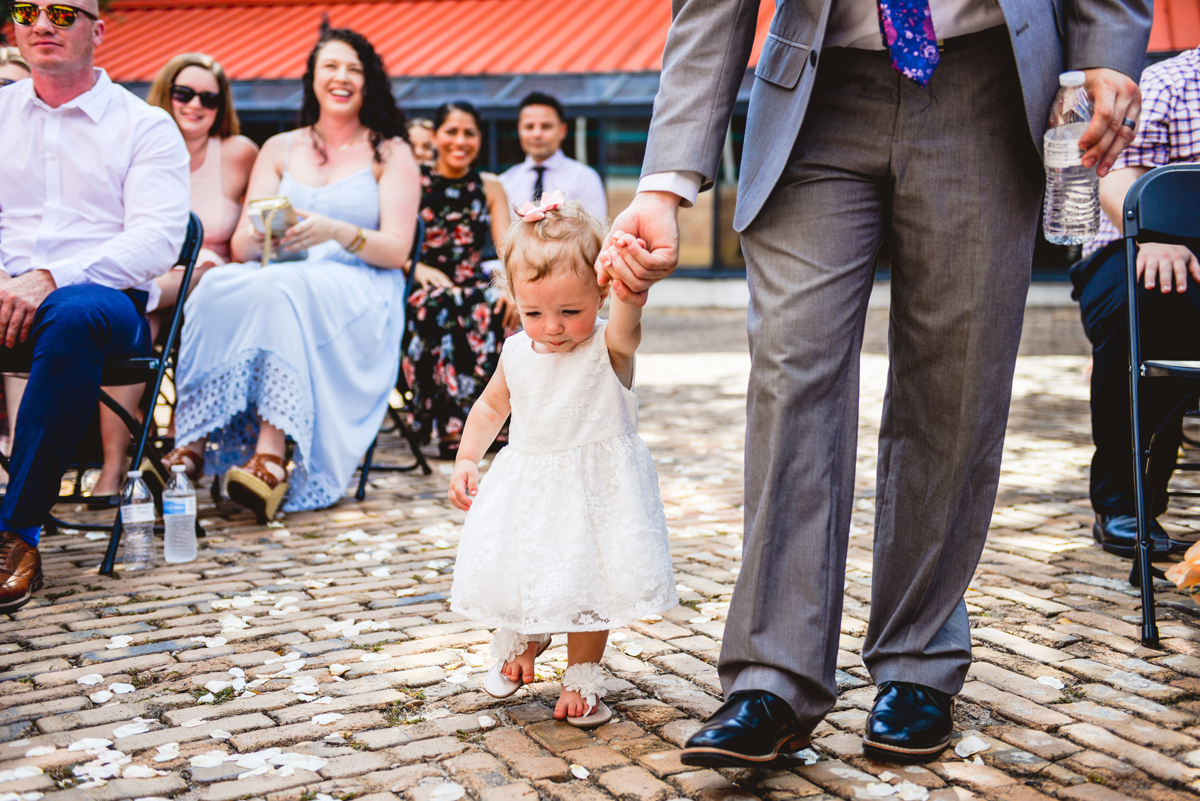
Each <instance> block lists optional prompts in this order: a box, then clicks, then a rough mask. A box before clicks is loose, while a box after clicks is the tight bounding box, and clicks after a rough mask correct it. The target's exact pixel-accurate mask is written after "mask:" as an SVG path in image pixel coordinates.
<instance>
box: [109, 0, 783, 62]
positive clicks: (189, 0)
mask: <svg viewBox="0 0 1200 801" xmlns="http://www.w3.org/2000/svg"><path fill="white" fill-rule="evenodd" d="M773 12H774V4H773V3H772V2H770V1H769V0H768V1H767V2H764V3H763V4H762V8H761V9H760V11H759V26H758V27H759V30H758V41H757V42H756V44H755V48H754V56H753V59H754V60H753V61H752V63H755V61H756V60H757V58H758V51H759V48H760V47H761V45H762V40H763V39H764V38H765V36H766V30H767V25H768V24H769V23H770V19H771V14H772V13H773ZM322 14H328V15H329V20H330V22H331V23H332V24H333V25H334V26H335V27H347V28H353V29H355V30H357V31H359V32H361V33H362V34H364V35H365V36H366V37H367V38H368V39H370V40H371V43H372V44H373V45H374V46H375V48H376V49H377V50H379V52H380V53H381V55H382V56H383V61H384V66H385V67H386V68H387V71H388V74H390V75H393V76H403V75H413V76H422V75H486V74H501V75H505V74H533V73H596V72H644V71H657V70H659V69H660V67H661V64H662V48H663V42H664V41H665V39H666V35H667V28H668V27H669V26H670V23H671V4H670V2H668V0H543V1H542V2H531V1H530V0H396V1H395V2H370V1H369V0H116V2H113V3H112V5H111V6H110V7H109V9H108V13H107V15H106V19H107V20H108V30H107V33H106V34H105V37H104V42H103V44H102V45H101V46H100V48H99V49H98V50H97V51H96V63H97V64H98V65H99V66H101V67H104V68H105V69H106V70H108V73H109V74H110V75H111V76H112V77H113V79H114V80H117V81H125V82H130V81H149V80H153V78H154V76H155V74H156V73H157V72H158V70H159V68H160V67H162V65H163V64H164V63H166V61H167V59H169V58H171V57H172V56H174V55H176V54H177V53H181V52H185V51H189V50H198V51H201V52H205V53H208V54H210V55H212V56H213V57H214V58H216V59H217V60H218V61H219V62H221V65H222V66H224V67H225V69H226V71H227V72H228V73H229V75H230V77H231V78H233V79H235V80H251V79H267V80H270V79H281V78H299V77H301V76H302V75H303V74H304V62H305V58H306V57H307V56H308V51H309V49H310V48H311V47H312V44H313V42H314V41H315V40H316V37H317V29H318V26H319V25H320V22H321V15H322Z"/></svg>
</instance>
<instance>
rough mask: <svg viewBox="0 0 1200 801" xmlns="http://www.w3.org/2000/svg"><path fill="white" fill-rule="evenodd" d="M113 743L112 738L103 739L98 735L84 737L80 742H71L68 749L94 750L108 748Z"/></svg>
mask: <svg viewBox="0 0 1200 801" xmlns="http://www.w3.org/2000/svg"><path fill="white" fill-rule="evenodd" d="M110 745H112V740H101V739H99V738H97V737H84V738H83V739H82V740H79V741H78V742H74V743H71V744H70V745H69V746H67V750H68V751H92V750H94V749H97V748H108V747H109V746H110Z"/></svg>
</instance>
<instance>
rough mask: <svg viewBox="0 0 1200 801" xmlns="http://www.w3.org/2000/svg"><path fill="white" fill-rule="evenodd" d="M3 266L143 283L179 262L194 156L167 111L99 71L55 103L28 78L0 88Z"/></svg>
mask: <svg viewBox="0 0 1200 801" xmlns="http://www.w3.org/2000/svg"><path fill="white" fill-rule="evenodd" d="M0 145H2V147H3V158H0V269H2V270H4V272H6V273H7V274H8V275H10V276H13V277H16V276H18V275H21V274H23V273H27V272H29V271H30V270H46V271H47V272H49V273H50V275H51V276H52V277H53V278H54V283H55V284H56V285H57V286H59V287H65V286H70V285H72V284H99V285H101V286H107V287H112V288H113V289H119V290H125V289H131V288H137V289H141V290H143V291H146V292H148V293H149V294H150V303H149V308H151V309H153V308H154V307H155V305H157V300H158V291H157V286H156V285H155V284H154V281H153V279H154V278H155V277H157V276H159V275H162V274H163V273H165V272H166V271H167V270H169V269H171V266H172V265H173V264H174V263H175V260H176V258H177V257H178V255H179V249H180V247H181V246H182V245H183V238H184V234H185V233H186V231H187V220H188V206H189V204H190V202H191V199H190V193H189V191H188V182H189V180H190V175H189V172H188V167H189V161H190V160H189V158H188V152H187V147H186V146H185V145H184V143H183V136H182V135H181V134H180V133H179V128H178V127H177V126H176V125H175V121H174V120H172V119H171V117H170V115H168V114H167V113H166V112H165V111H163V110H162V109H160V108H155V107H152V106H149V105H147V104H146V103H145V102H143V101H142V100H140V99H139V98H138V97H137V96H135V95H133V94H131V93H130V92H128V91H126V90H125V89H123V88H121V87H120V86H117V85H115V84H114V83H113V82H112V81H111V80H110V79H109V77H108V75H107V74H106V73H105V72H104V70H101V69H97V70H96V83H95V85H93V86H92V88H91V89H89V90H88V91H86V92H84V93H83V94H81V95H79V96H78V97H76V98H75V99H74V100H71V101H70V102H68V103H64V104H63V105H61V106H59V107H58V108H51V107H50V106H48V105H46V104H45V103H43V102H42V101H41V100H40V99H39V98H38V97H37V95H36V94H35V92H34V90H33V81H32V80H29V79H27V80H23V81H18V82H16V83H15V84H12V85H11V86H6V87H4V89H3V90H0Z"/></svg>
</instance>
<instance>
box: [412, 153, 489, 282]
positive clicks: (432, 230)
mask: <svg viewBox="0 0 1200 801" xmlns="http://www.w3.org/2000/svg"><path fill="white" fill-rule="evenodd" d="M421 219H422V220H424V221H425V243H424V249H423V250H422V252H421V261H422V263H424V264H428V265H429V266H430V267H436V268H438V269H439V270H441V271H442V272H444V273H445V274H446V275H448V276H450V278H451V279H452V280H453V281H454V283H455V284H457V285H459V286H467V285H470V284H475V283H478V282H480V281H485V282H486V281H487V280H488V279H487V276H486V275H484V273H483V269H482V267H480V263H481V262H482V257H483V243H484V240H485V239H486V238H487V231H488V226H489V225H491V221H492V218H491V214H490V212H489V211H488V205H487V196H486V195H485V194H484V191H483V178H482V177H480V175H479V172H478V171H476V170H473V169H472V170H468V171H467V174H466V175H464V176H463V177H461V178H445V177H443V176H441V175H439V174H438V173H437V172H436V171H435V170H434V168H433V164H429V163H425V164H422V165H421Z"/></svg>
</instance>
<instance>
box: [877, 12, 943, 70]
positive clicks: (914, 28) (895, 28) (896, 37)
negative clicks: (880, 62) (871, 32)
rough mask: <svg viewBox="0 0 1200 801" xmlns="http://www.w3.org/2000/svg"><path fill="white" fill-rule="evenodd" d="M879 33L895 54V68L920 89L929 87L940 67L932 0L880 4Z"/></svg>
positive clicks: (893, 63) (893, 55) (893, 54)
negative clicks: (934, 30) (930, 5)
mask: <svg viewBox="0 0 1200 801" xmlns="http://www.w3.org/2000/svg"><path fill="white" fill-rule="evenodd" d="M878 2H879V31H880V33H881V34H882V35H883V46H884V47H886V48H887V49H888V50H890V51H891V53H892V66H893V67H895V68H896V69H897V70H899V71H900V73H901V74H902V75H904V77H906V78H910V79H911V80H913V81H916V82H917V83H918V84H920V85H921V86H928V85H929V78H930V76H932V75H933V68H934V67H936V66H937V63H938V48H937V37H936V36H935V35H934V32H933V19H932V18H931V17H930V15H929V0H878Z"/></svg>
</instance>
